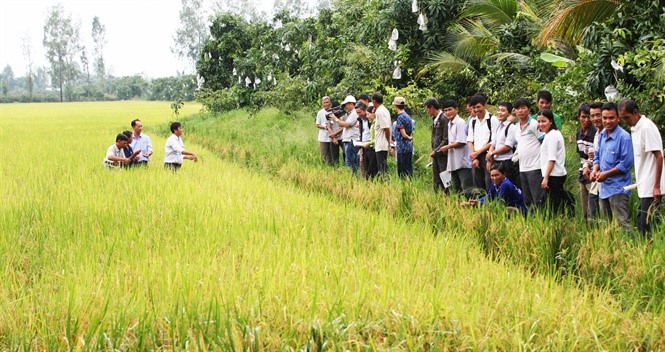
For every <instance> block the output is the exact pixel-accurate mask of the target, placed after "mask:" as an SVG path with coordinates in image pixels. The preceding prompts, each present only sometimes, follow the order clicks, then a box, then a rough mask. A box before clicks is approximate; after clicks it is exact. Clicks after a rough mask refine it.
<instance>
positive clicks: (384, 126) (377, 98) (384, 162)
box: [372, 92, 391, 175]
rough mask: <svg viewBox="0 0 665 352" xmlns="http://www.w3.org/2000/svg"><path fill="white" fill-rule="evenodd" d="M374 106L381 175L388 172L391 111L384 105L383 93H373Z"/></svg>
mask: <svg viewBox="0 0 665 352" xmlns="http://www.w3.org/2000/svg"><path fill="white" fill-rule="evenodd" d="M372 105H373V106H374V116H375V118H376V119H375V122H374V138H375V139H376V140H375V142H374V151H375V152H376V167H377V169H378V170H379V173H378V174H379V175H385V174H387V173H388V150H389V149H390V127H391V122H390V112H389V111H388V109H387V108H386V107H385V106H384V105H383V94H381V93H378V92H377V93H374V94H373V95H372Z"/></svg>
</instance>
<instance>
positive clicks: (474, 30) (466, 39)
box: [447, 20, 499, 60]
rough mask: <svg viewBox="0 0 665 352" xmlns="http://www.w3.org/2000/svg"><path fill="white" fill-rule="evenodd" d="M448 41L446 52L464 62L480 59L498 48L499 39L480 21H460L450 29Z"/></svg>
mask: <svg viewBox="0 0 665 352" xmlns="http://www.w3.org/2000/svg"><path fill="white" fill-rule="evenodd" d="M448 39H449V40H450V41H448V43H449V45H448V46H447V49H448V51H450V52H452V53H454V54H455V56H457V57H460V58H464V59H466V60H469V59H474V60H477V59H479V58H482V57H483V56H486V55H489V54H491V53H493V52H494V51H495V50H496V48H497V47H498V46H499V39H498V38H497V37H496V36H495V35H494V34H493V33H492V32H491V31H490V30H488V29H487V28H486V27H485V26H484V25H483V23H482V22H480V21H472V20H464V21H461V22H460V23H458V24H456V25H454V26H453V27H452V28H451V30H450V32H449V37H448Z"/></svg>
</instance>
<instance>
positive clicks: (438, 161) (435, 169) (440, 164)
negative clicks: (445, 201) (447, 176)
mask: <svg viewBox="0 0 665 352" xmlns="http://www.w3.org/2000/svg"><path fill="white" fill-rule="evenodd" d="M447 164H448V156H447V155H445V154H441V153H435V154H434V159H432V184H433V185H434V191H435V192H437V191H445V190H446V188H445V187H444V186H443V181H441V175H439V174H440V173H442V172H444V171H446V165H447Z"/></svg>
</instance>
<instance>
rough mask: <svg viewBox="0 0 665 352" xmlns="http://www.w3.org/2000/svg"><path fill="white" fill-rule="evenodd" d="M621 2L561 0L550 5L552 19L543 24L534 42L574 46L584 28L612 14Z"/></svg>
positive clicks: (617, 0) (620, 0)
mask: <svg viewBox="0 0 665 352" xmlns="http://www.w3.org/2000/svg"><path fill="white" fill-rule="evenodd" d="M621 3H622V0H562V1H554V2H552V4H551V5H550V6H551V7H550V10H551V13H552V17H551V18H550V19H549V20H548V21H547V22H546V23H545V25H544V26H543V29H542V30H541V32H540V34H538V37H537V38H536V41H537V42H538V43H540V44H541V45H547V43H548V42H549V41H551V40H555V39H558V40H561V41H562V42H564V43H566V44H568V45H571V46H574V45H576V44H577V43H579V41H580V40H581V39H582V33H583V31H584V29H585V28H587V27H589V26H590V25H592V24H593V23H594V22H602V21H603V20H605V19H607V18H609V17H610V16H612V14H614V12H615V11H616V9H617V7H618V6H619V5H620V4H621Z"/></svg>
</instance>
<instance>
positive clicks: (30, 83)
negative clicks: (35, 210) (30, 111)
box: [21, 34, 35, 100]
mask: <svg viewBox="0 0 665 352" xmlns="http://www.w3.org/2000/svg"><path fill="white" fill-rule="evenodd" d="M21 51H22V53H23V58H24V59H25V63H26V66H27V67H26V68H27V69H28V70H27V72H26V74H25V88H26V89H27V90H28V95H29V96H30V100H32V94H33V92H34V90H35V81H34V74H33V73H32V47H31V46H30V36H29V35H28V34H25V35H24V36H22V37H21Z"/></svg>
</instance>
